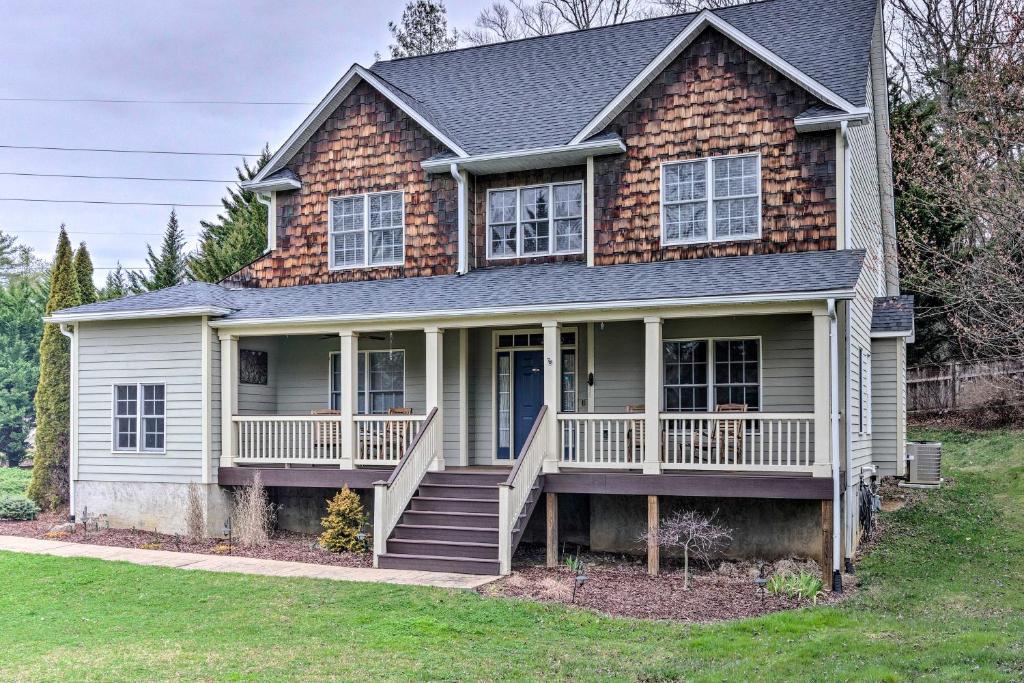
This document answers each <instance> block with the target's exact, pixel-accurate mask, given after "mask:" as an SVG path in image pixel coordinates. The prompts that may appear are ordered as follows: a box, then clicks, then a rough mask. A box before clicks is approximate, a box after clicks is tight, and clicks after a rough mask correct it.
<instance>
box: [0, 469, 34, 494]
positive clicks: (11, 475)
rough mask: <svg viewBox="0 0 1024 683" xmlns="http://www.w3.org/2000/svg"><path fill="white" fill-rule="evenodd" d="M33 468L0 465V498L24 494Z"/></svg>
mask: <svg viewBox="0 0 1024 683" xmlns="http://www.w3.org/2000/svg"><path fill="white" fill-rule="evenodd" d="M31 479H32V470H23V469H20V468H18V467H0V498H2V497H3V496H24V495H25V490H26V489H28V482H29V481H30V480H31Z"/></svg>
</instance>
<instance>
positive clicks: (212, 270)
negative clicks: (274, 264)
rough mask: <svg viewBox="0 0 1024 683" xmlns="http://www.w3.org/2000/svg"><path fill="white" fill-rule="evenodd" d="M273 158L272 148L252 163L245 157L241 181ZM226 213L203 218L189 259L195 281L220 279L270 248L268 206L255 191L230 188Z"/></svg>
mask: <svg viewBox="0 0 1024 683" xmlns="http://www.w3.org/2000/svg"><path fill="white" fill-rule="evenodd" d="M268 161H270V150H269V149H267V148H266V147H264V148H263V153H262V154H261V155H260V158H259V159H257V160H256V163H255V164H254V165H253V166H249V163H248V162H247V161H245V160H243V161H242V165H241V166H240V167H237V168H236V169H235V172H236V173H237V174H238V179H239V180H240V181H244V180H251V179H252V178H254V177H255V176H256V174H257V173H259V172H260V169H262V168H263V167H264V166H265V165H266V164H267V162H268ZM221 204H223V205H224V212H223V213H221V214H218V215H217V220H216V221H201V222H200V226H201V227H202V230H201V232H200V233H199V249H198V250H197V251H196V253H195V254H194V255H193V256H192V259H191V260H190V262H189V272H190V273H191V274H192V277H193V278H194V279H196V280H201V281H203V282H219V281H221V280H223V279H224V278H226V277H227V276H228V275H231V274H232V273H234V272H236V271H238V270H239V269H240V268H241V267H242V266H244V265H246V264H248V263H252V262H253V261H254V260H256V259H257V258H259V256H260V255H261V254H262V253H263V251H264V250H265V249H266V248H267V207H266V206H264V205H263V204H262V203H261V202H260V201H259V200H258V199H257V198H256V193H255V192H249V191H247V190H241V189H237V190H236V189H234V188H230V187H229V188H228V196H227V197H225V198H224V199H222V200H221Z"/></svg>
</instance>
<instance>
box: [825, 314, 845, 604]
mask: <svg viewBox="0 0 1024 683" xmlns="http://www.w3.org/2000/svg"><path fill="white" fill-rule="evenodd" d="M828 339H829V404H830V405H829V416H830V418H831V425H830V426H831V442H832V443H831V449H830V450H831V452H832V454H833V455H832V591H833V592H834V593H842V592H843V576H842V572H840V570H839V563H840V562H841V561H842V560H841V558H842V548H841V546H840V543H841V536H840V519H841V517H840V507H839V505H840V501H841V493H840V488H839V328H838V324H837V319H836V300H835V299H829V300H828Z"/></svg>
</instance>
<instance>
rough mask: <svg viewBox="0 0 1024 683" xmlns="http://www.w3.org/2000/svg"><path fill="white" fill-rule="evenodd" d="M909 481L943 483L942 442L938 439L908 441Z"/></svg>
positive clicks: (929, 483) (917, 483)
mask: <svg viewBox="0 0 1024 683" xmlns="http://www.w3.org/2000/svg"><path fill="white" fill-rule="evenodd" d="M907 483H908V484H912V485H914V484H916V485H918V486H938V485H939V484H941V483H942V444H941V443H939V442H938V441H910V442H908V443H907Z"/></svg>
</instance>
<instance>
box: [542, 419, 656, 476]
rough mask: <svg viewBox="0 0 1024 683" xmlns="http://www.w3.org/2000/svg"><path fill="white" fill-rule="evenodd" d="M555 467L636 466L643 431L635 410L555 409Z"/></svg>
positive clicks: (640, 458) (640, 461)
mask: <svg viewBox="0 0 1024 683" xmlns="http://www.w3.org/2000/svg"><path fill="white" fill-rule="evenodd" d="M558 430H559V444H560V446H559V448H560V453H559V463H558V464H559V467H588V468H591V467H594V468H598V467H609V468H617V469H622V468H626V467H631V466H636V467H640V466H641V465H643V461H644V448H645V447H646V443H645V442H646V435H645V434H644V431H645V430H644V416H643V415H642V414H639V413H622V414H608V413H559V415H558Z"/></svg>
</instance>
